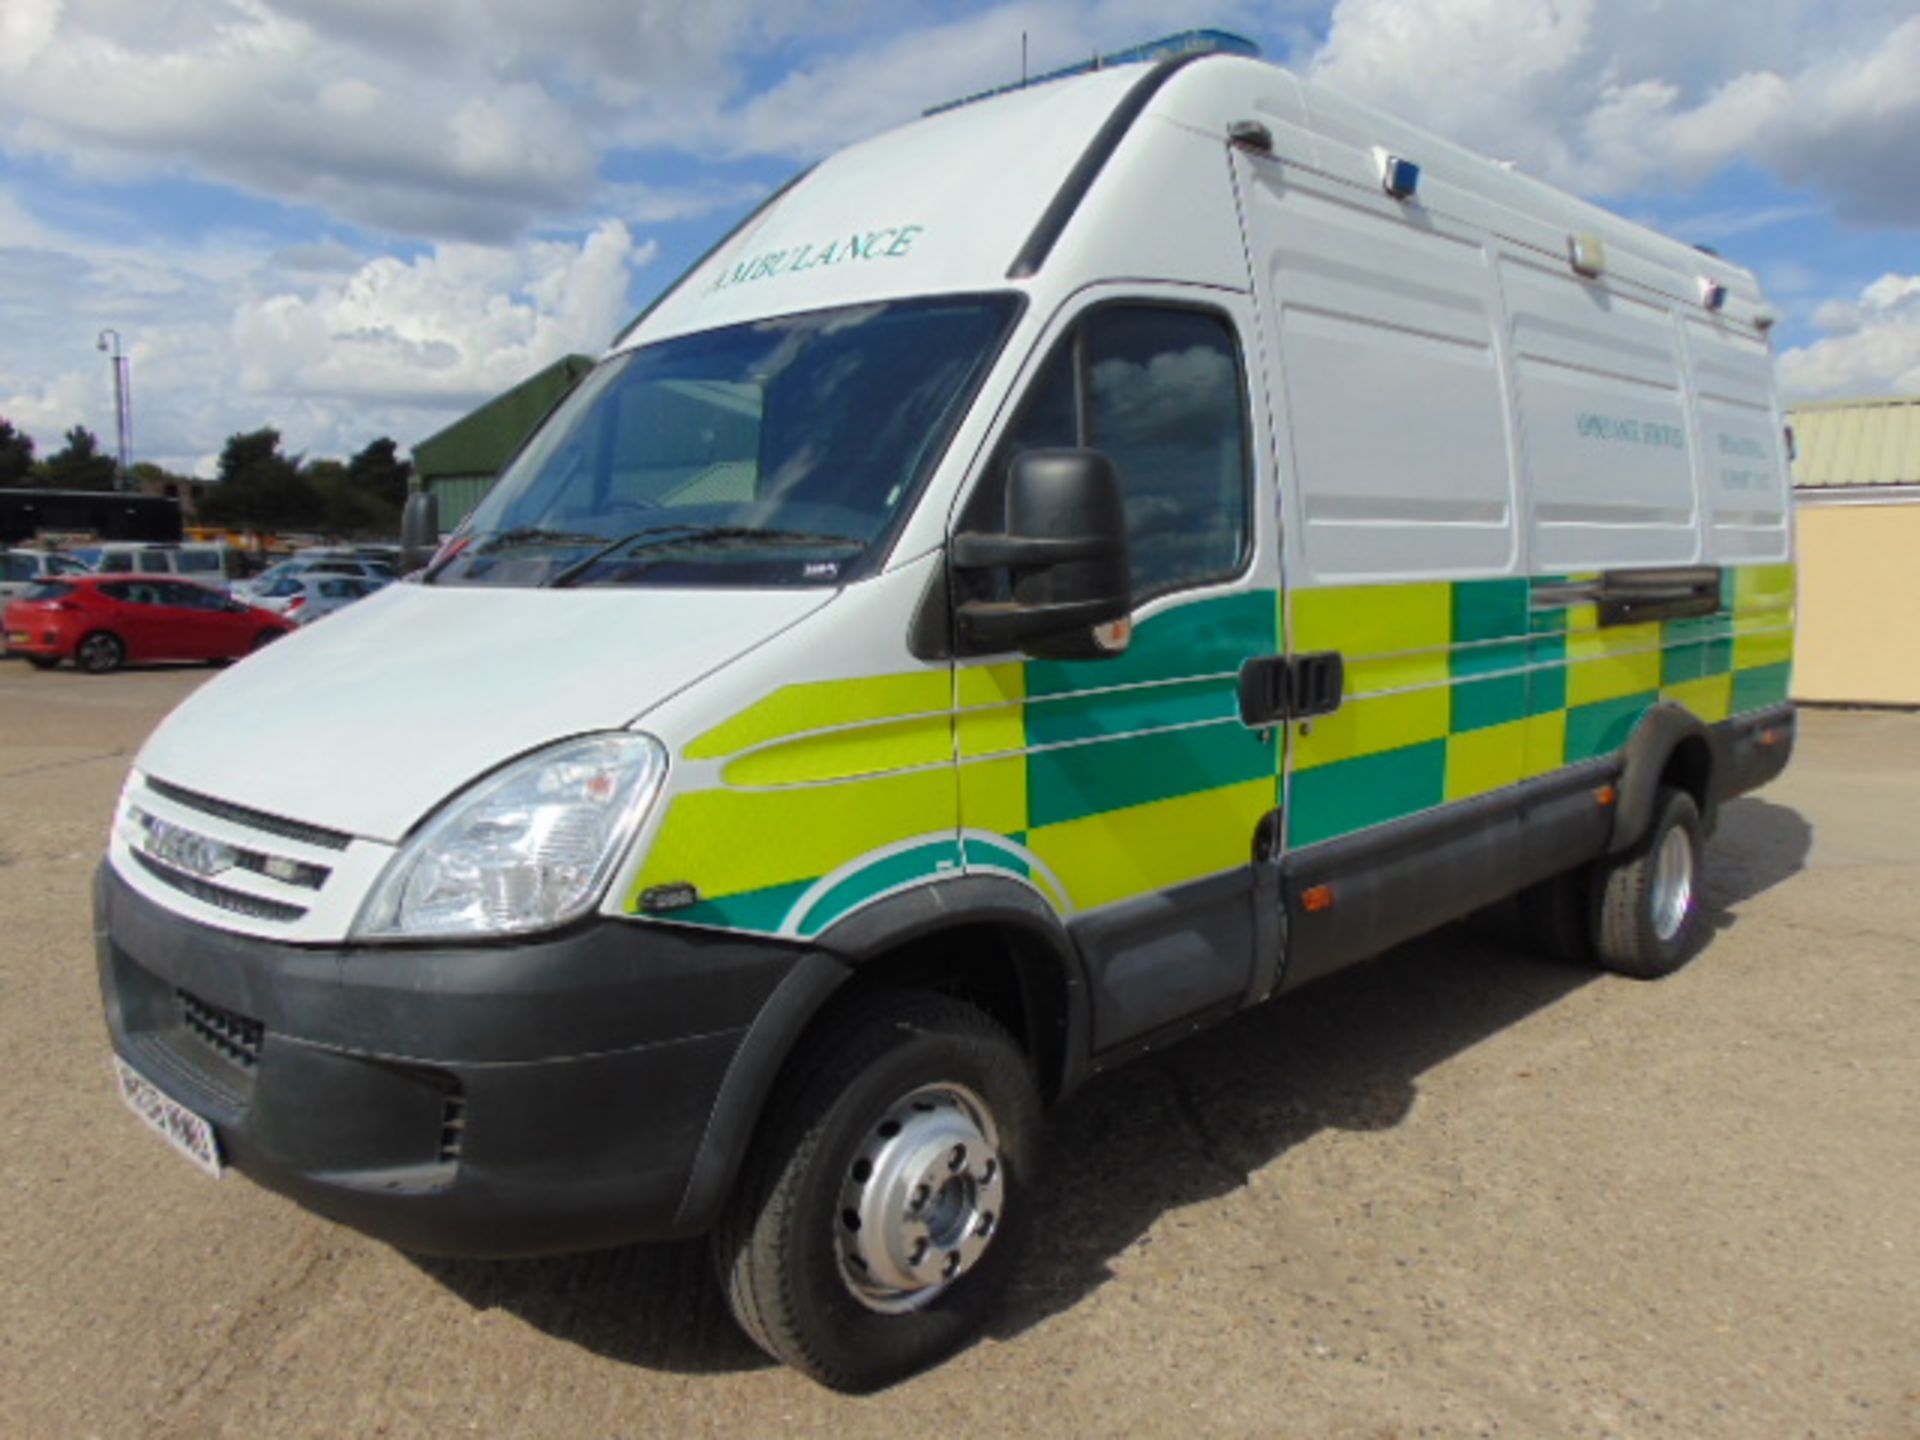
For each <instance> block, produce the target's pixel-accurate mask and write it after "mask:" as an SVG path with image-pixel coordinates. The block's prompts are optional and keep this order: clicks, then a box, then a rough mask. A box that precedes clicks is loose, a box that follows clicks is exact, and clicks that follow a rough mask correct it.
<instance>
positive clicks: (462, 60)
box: [0, 0, 844, 243]
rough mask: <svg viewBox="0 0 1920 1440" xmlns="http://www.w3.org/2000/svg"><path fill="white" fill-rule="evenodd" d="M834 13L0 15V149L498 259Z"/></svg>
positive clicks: (331, 9)
mask: <svg viewBox="0 0 1920 1440" xmlns="http://www.w3.org/2000/svg"><path fill="white" fill-rule="evenodd" d="M834 8H836V7H834V6H832V5H824V6H803V5H800V4H797V3H789V4H783V3H780V0H757V3H753V4H749V3H747V0H709V3H707V4H704V5H701V6H698V7H695V6H687V5H683V4H679V3H676V0H629V3H622V4H619V5H608V4H604V3H602V0H546V3H543V4H541V5H539V6H530V5H525V4H521V3H518V0H173V3H171V4H168V5H167V6H165V7H164V9H162V10H161V11H159V12H158V13H157V14H156V13H155V10H154V7H153V5H152V4H151V0H64V3H63V0H5V3H4V5H0V147H4V148H5V149H7V150H10V151H12V152H14V153H16V154H34V155H40V156H44V157H49V158H52V159H55V160H56V161H58V162H59V163H61V164H64V165H67V166H70V167H73V168H74V169H75V170H77V171H78V172H80V173H82V174H87V175H105V176H112V177H118V178H125V177H130V176H140V177H143V178H144V177H150V176H151V175H152V174H153V173H154V170H155V169H156V167H158V168H159V169H161V170H162V171H170V172H173V173H180V174H186V175H191V176H193V177H195V178H201V179H211V180H214V181H218V182H221V183H225V184H228V185H233V186H236V187H238V188H240V189H243V190H246V191H249V192H251V193H253V194H256V195H264V196H269V197H272V198H275V199H278V200H283V201H289V202H292V203H296V204H305V205H311V206H314V207H316V208H318V209H320V210H322V211H324V212H326V213H328V214H330V215H333V216H336V217H339V218H342V219H346V220H350V221H353V222H355V223H357V224H360V225H364V226H368V227H371V228H374V229H378V230H385V231H391V232H400V233H406V234H416V235H424V236H431V237H435V238H455V239H465V240H473V241H480V242H493V243H497V242H500V241H504V240H508V239H511V238H513V237H514V236H516V235H518V234H520V233H522V232H524V231H525V230H527V229H529V228H532V227H533V226H535V225H537V224H550V223H552V219H553V217H554V216H555V215H556V214H559V213H569V214H570V213H578V212H581V211H584V210H588V209H591V208H592V207H593V204H594V201H595V199H596V197H597V195H598V193H599V190H600V173H601V164H602V159H603V156H604V154H605V152H606V150H607V149H608V148H609V147H610V146H611V145H613V144H615V143H616V142H617V141H618V140H619V138H620V137H621V136H622V135H624V134H626V133H627V132H628V131H630V130H632V131H640V130H644V129H646V128H647V127H648V126H651V127H652V128H653V129H654V130H655V131H657V132H659V133H662V134H666V133H671V134H672V135H673V137H674V138H676V139H679V140H682V141H692V140H694V139H695V138H696V136H698V135H699V134H700V131H699V129H698V128H697V127H700V126H701V125H703V124H708V123H710V122H711V118H712V117H713V116H714V115H715V114H717V110H718V102H719V100H720V99H721V98H723V97H724V96H726V95H727V94H730V93H733V92H734V91H736V90H737V89H738V86H739V83H740V81H739V76H738V75H737V73H736V72H735V62H736V59H737V55H736V52H737V51H738V50H739V48H740V47H741V46H743V45H745V44H748V43H750V42H751V43H760V44H764V43H770V42H771V41H772V40H774V39H778V38H781V37H783V36H785V35H787V34H788V33H790V31H791V28H792V23H793V19H794V17H797V16H798V15H800V14H802V13H804V11H805V10H808V9H815V10H820V9H824V10H828V11H831V10H833V9H834ZM840 8H844V7H840ZM674 117H679V118H678V119H677V120H675V119H674ZM706 133H707V134H708V135H710V134H711V131H710V130H708V131H707V132H706Z"/></svg>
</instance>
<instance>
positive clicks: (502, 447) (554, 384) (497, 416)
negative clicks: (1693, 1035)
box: [413, 355, 593, 530]
mask: <svg viewBox="0 0 1920 1440" xmlns="http://www.w3.org/2000/svg"><path fill="white" fill-rule="evenodd" d="M592 368H593V361H592V360H591V359H589V358H588V357H587V356H585V355H567V356H564V357H563V358H561V359H559V360H556V361H554V362H553V364H551V365H549V366H547V368H546V369H544V370H542V371H540V372H539V373H538V374H535V375H530V376H528V377H527V378H526V379H525V380H522V381H521V382H520V383H519V384H518V385H516V386H514V387H513V388H512V389H511V390H507V391H503V392H502V393H501V394H499V395H496V396H494V397H493V399H491V400H489V401H487V403H486V404H484V405H482V406H481V407H480V408H479V409H478V410H475V411H473V412H472V413H471V414H469V415H466V416H463V417H462V418H460V419H458V420H456V421H454V422H453V424H451V425H449V426H447V428H446V429H444V430H441V431H439V432H438V433H437V434H434V435H431V436H429V437H428V438H427V439H425V440H422V441H421V442H420V443H419V444H417V445H415V446H414V447H413V465H414V469H415V471H416V472H417V473H418V474H419V476H420V484H421V486H422V487H423V488H424V489H426V490H427V491H429V492H430V493H432V494H434V495H437V496H439V497H440V528H441V529H442V530H451V529H453V528H454V527H455V526H456V525H458V524H459V523H460V522H461V521H462V520H464V519H466V518H467V516H468V515H469V514H471V513H472V512H473V507H474V506H476V505H478V504H479V503H480V501H481V500H482V499H483V498H484V497H485V495H486V493H487V491H488V490H489V489H490V488H491V487H492V485H493V482H494V479H495V478H496V477H497V476H498V475H499V474H500V472H501V470H502V469H504V468H505V467H506V463H507V461H509V460H511V459H512V458H513V455H514V452H515V451H516V450H518V449H519V448H520V445H521V442H523V441H524V440H525V439H526V438H527V436H528V435H529V434H531V433H532V431H533V427H534V426H536V425H538V424H539V423H540V421H541V420H542V419H544V418H545V416H546V414H547V412H548V411H549V410H551V409H553V407H554V406H555V405H557V404H559V403H560V400H561V397H563V396H564V395H566V393H567V392H568V391H569V390H571V389H573V387H574V386H575V385H577V384H579V383H580V377H581V376H582V375H585V374H586V373H587V372H588V371H589V370H591V369H592Z"/></svg>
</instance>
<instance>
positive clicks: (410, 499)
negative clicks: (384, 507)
mask: <svg viewBox="0 0 1920 1440" xmlns="http://www.w3.org/2000/svg"><path fill="white" fill-rule="evenodd" d="M439 548H440V497H439V496H438V495H436V494H434V493H433V491H431V490H415V491H413V492H412V493H411V494H409V495H408V496H407V507H406V509H404V510H402V511H401V512H400V550H401V568H402V569H404V570H409V571H412V570H418V569H419V568H420V567H421V566H422V565H424V564H426V563H427V561H429V560H431V559H432V558H433V552H434V551H436V550H438V549H439Z"/></svg>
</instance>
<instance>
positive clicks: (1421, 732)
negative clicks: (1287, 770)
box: [1290, 686, 1450, 770]
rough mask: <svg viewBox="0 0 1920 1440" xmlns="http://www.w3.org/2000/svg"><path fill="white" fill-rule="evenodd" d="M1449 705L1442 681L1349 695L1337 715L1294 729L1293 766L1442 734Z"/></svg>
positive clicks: (1323, 762)
mask: <svg viewBox="0 0 1920 1440" xmlns="http://www.w3.org/2000/svg"><path fill="white" fill-rule="evenodd" d="M1449 710H1450V707H1449V704H1448V699H1447V690H1446V688H1445V687H1444V686H1435V687H1434V688H1432V689H1428V690H1415V691H1411V692H1409V693H1408V694H1405V695H1377V696H1373V697H1371V698H1364V697H1363V698H1361V699H1357V700H1349V701H1348V702H1347V703H1345V704H1343V705H1342V706H1341V707H1340V708H1339V709H1338V710H1336V711H1334V712H1333V714H1331V715H1323V716H1320V717H1319V718H1317V719H1315V720H1312V721H1308V722H1306V723H1307V724H1308V725H1309V726H1311V728H1310V729H1309V730H1308V732H1307V733H1306V734H1304V735H1302V734H1301V733H1300V728H1301V727H1299V726H1296V727H1295V728H1294V735H1293V739H1292V740H1291V742H1290V743H1291V745H1292V746H1293V768H1294V769H1295V770H1308V769H1312V768H1313V767H1314V766H1316V765H1331V764H1333V763H1334V762H1336V761H1339V760H1351V759H1353V758H1354V757H1355V756H1357V755H1373V754H1377V753H1378V752H1380V751H1382V750H1398V749H1399V748H1400V747H1401V746H1403V745H1418V744H1419V743H1420V742H1421V741H1423V740H1440V739H1443V738H1445V736H1446V733H1447V723H1448V718H1449Z"/></svg>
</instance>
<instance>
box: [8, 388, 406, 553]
mask: <svg viewBox="0 0 1920 1440" xmlns="http://www.w3.org/2000/svg"><path fill="white" fill-rule="evenodd" d="M35 448H36V447H35V445H34V442H33V437H32V436H31V435H28V434H27V433H26V432H25V431H23V430H20V429H18V428H17V427H16V426H15V425H14V424H13V423H12V422H11V421H9V420H7V419H5V418H4V417H0V489H19V488H22V487H33V488H45V489H50V490H111V489H113V487H114V478H115V476H116V474H117V473H118V470H119V466H118V465H117V464H116V463H115V461H114V458H113V456H112V455H109V454H103V453H102V452H101V449H100V440H99V437H98V436H96V435H95V434H94V433H93V432H92V431H91V430H89V429H87V428H86V427H85V426H84V425H76V426H74V427H73V428H72V429H71V430H69V431H67V434H66V444H65V445H64V446H62V447H61V448H60V449H59V450H56V451H54V452H53V453H52V454H50V455H47V456H46V457H45V458H43V459H36V458H35V456H34V451H35ZM398 451H399V446H398V445H397V444H396V443H395V442H394V441H393V440H392V439H390V438H389V437H387V436H385V435H383V436H381V437H380V438H379V439H377V440H374V441H371V442H369V443H368V444H367V446H366V447H365V448H364V449H362V450H361V451H360V452H359V453H358V454H356V455H354V456H353V457H351V458H350V459H347V460H329V459H309V458H307V457H306V456H304V455H292V456H290V455H288V454H286V453H285V452H284V451H283V450H282V449H281V448H280V432H279V431H278V430H275V429H273V428H272V427H270V426H269V427H263V428H262V429H259V430H249V431H246V432H244V433H242V434H238V435H229V436H228V437H227V443H226V445H225V446H224V447H223V448H222V449H221V451H220V468H219V479H218V481H217V482H215V483H213V484H211V485H207V488H206V489H205V491H204V493H203V494H202V495H201V497H200V500H199V504H198V507H197V508H198V512H199V521H200V523H201V524H203V525H218V526H223V527H225V528H228V529H233V530H261V531H275V530H310V531H323V532H325V533H327V534H330V535H340V536H389V535H393V534H395V533H397V532H398V530H399V528H400V508H401V506H403V505H404V504H405V503H406V499H407V485H408V483H409V482H410V481H411V480H412V478H413V462H412V461H409V460H402V459H401V458H400V457H399V454H398ZM129 478H130V479H131V482H132V484H133V486H134V487H135V488H138V489H141V490H149V491H160V492H161V493H165V487H166V486H168V485H172V486H175V487H176V489H175V491H174V493H175V494H178V495H186V494H188V493H190V492H189V491H188V489H187V487H188V486H189V485H205V484H206V483H207V482H204V481H200V480H197V479H195V478H194V477H193V476H190V475H179V474H175V473H174V472H172V471H170V470H167V469H165V468H164V467H162V466H159V465H155V464H152V463H151V462H148V461H142V462H140V463H139V464H136V465H134V466H133V467H132V469H131V471H130V472H129Z"/></svg>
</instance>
